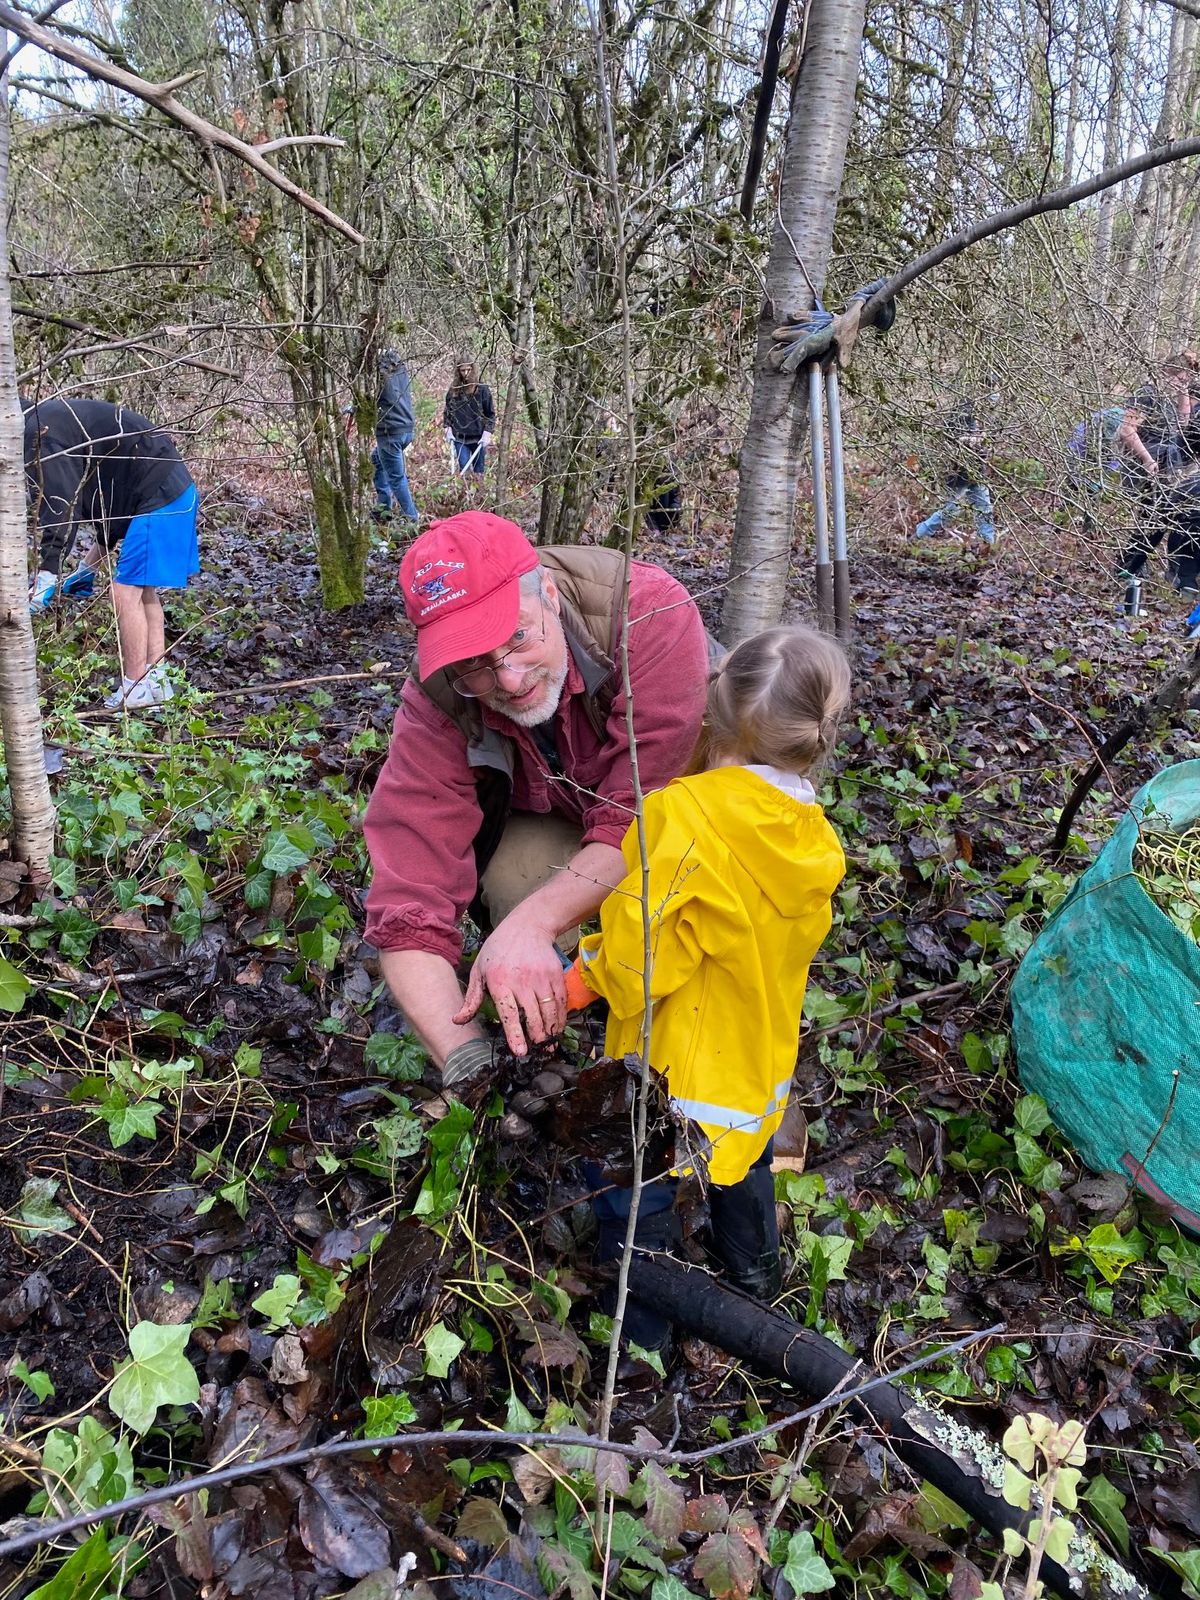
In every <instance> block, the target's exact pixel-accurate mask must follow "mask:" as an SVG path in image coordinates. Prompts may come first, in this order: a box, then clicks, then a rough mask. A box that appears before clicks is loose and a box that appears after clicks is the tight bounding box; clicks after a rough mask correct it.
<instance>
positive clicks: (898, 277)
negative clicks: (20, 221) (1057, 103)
mask: <svg viewBox="0 0 1200 1600" xmlns="http://www.w3.org/2000/svg"><path fill="white" fill-rule="evenodd" d="M1168 3H1169V4H1175V3H1176V0H1168ZM1180 9H1181V10H1187V9H1188V8H1187V7H1186V6H1181V7H1180ZM1193 14H1194V15H1200V12H1196V13H1193ZM0 15H2V11H0ZM1193 156H1200V138H1195V137H1193V138H1191V139H1171V140H1168V142H1167V143H1166V144H1160V145H1156V146H1155V148H1154V149H1153V150H1146V151H1144V152H1143V153H1142V154H1141V155H1140V156H1130V157H1129V159H1128V160H1127V161H1120V162H1118V163H1117V165H1116V166H1115V167H1106V168H1105V169H1104V171H1103V172H1098V173H1097V174H1096V176H1095V177H1094V178H1086V179H1084V181H1083V182H1081V183H1072V184H1068V185H1067V187H1066V188H1064V189H1052V190H1051V191H1050V193H1049V194H1036V195H1031V196H1030V197H1029V199H1028V200H1022V201H1020V202H1019V203H1018V204H1017V205H1015V206H1008V207H1006V209H1005V210H1003V211H997V212H994V213H993V215H992V216H990V217H984V218H983V219H982V220H981V221H980V222H975V223H972V225H971V226H970V227H969V228H964V229H963V230H962V232H961V233H955V234H952V235H951V236H950V238H948V239H943V240H942V241H941V243H940V244H935V245H934V247H933V249H932V250H926V251H925V253H924V255H919V256H918V257H917V258H916V260H915V261H910V262H909V264H908V265H907V266H906V267H902V268H901V270H900V271H899V272H897V273H894V274H893V275H892V277H890V278H889V279H888V280H887V281H886V283H884V284H882V285H881V287H880V288H878V289H877V290H876V291H875V293H874V294H873V295H872V296H871V298H870V299H869V300H868V301H867V303H866V305H864V307H863V310H862V317H861V319H860V320H861V325H862V326H863V327H866V326H868V325H869V324H870V323H871V322H872V321H873V320H874V318H875V316H876V315H878V313H879V312H880V311H882V309H883V307H884V304H885V303H886V302H887V301H888V300H891V299H893V298H894V297H895V296H896V295H898V294H899V293H900V291H901V290H902V289H907V288H908V286H909V284H910V283H915V282H916V280H917V279H918V278H920V277H923V276H924V275H925V273H927V272H929V271H930V270H931V269H932V268H933V267H940V266H941V264H942V262H943V261H948V260H949V259H950V257H951V256H956V255H959V254H960V253H961V252H962V251H963V250H966V249H968V248H969V247H970V246H971V245H973V244H978V243H979V242H980V241H981V240H983V239H990V238H991V237H992V236H993V234H997V233H1004V232H1005V231H1006V230H1007V229H1009V228H1016V227H1018V226H1019V225H1020V224H1021V223H1022V222H1028V221H1029V220H1030V218H1031V217H1040V216H1042V215H1044V214H1045V213H1046V212H1047V211H1065V210H1066V209H1067V207H1068V206H1073V205H1075V204H1077V202H1078V201H1080V200H1087V199H1089V198H1090V197H1091V196H1092V195H1094V194H1099V193H1100V191H1101V190H1102V189H1111V188H1113V187H1114V185H1116V184H1118V183H1124V182H1125V181H1126V179H1127V178H1136V177H1137V176H1138V174H1139V173H1142V172H1150V171H1151V170H1152V169H1153V168H1154V167H1165V166H1166V165H1167V163H1168V162H1171V161H1187V160H1190V159H1191V158H1192V157H1193Z"/></svg>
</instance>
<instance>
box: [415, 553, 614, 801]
mask: <svg viewBox="0 0 1200 1600" xmlns="http://www.w3.org/2000/svg"><path fill="white" fill-rule="evenodd" d="M538 558H539V560H540V561H541V564H542V566H543V567H545V569H546V571H547V572H548V573H549V574H550V576H551V577H552V578H553V579H554V584H555V587H556V588H557V590H558V593H559V598H560V600H561V602H562V608H561V611H560V618H561V621H562V625H563V632H564V634H565V635H566V639H567V647H568V648H569V650H570V652H571V656H572V658H573V660H574V662H575V665H576V667H578V669H579V672H580V675H581V676H582V678H583V691H584V692H583V707H584V711H585V713H586V715H587V719H588V721H589V722H590V723H591V724H592V727H593V728H595V730H596V733H597V735H598V736H603V733H604V728H605V724H606V723H607V721H608V713H609V711H610V710H611V709H612V703H613V699H614V697H615V695H616V690H617V665H616V656H617V641H618V638H619V636H620V632H621V611H622V602H623V600H624V594H625V557H624V555H623V554H622V553H621V552H620V551H619V550H606V549H604V548H602V547H599V546H596V545H574V544H569V545H547V546H545V547H544V548H543V549H540V550H539V551H538ZM451 677H452V674H451V673H450V671H449V670H448V669H447V668H443V669H442V670H441V671H440V672H435V673H434V674H433V676H432V677H430V678H427V679H425V681H424V682H421V680H420V679H418V678H417V676H416V674H415V673H413V675H412V681H413V683H415V684H416V685H417V687H418V688H419V689H420V690H421V691H422V692H423V693H424V694H427V695H428V696H429V698H430V699H431V700H432V701H433V703H434V705H435V706H437V707H438V709H439V710H440V711H444V712H445V714H446V716H448V717H449V718H450V721H451V722H452V723H453V724H454V726H455V727H456V728H458V730H459V731H460V732H461V733H462V734H463V736H464V738H465V739H466V741H467V762H468V764H469V765H470V766H472V767H491V768H493V769H494V770H495V771H498V772H501V773H503V774H504V776H505V777H506V778H509V779H511V778H512V774H513V765H514V762H515V759H516V757H515V749H514V744H513V740H512V739H511V738H509V737H508V735H507V734H503V733H500V732H498V731H497V730H496V729H495V728H489V727H487V726H486V725H485V723H484V721H483V716H482V714H481V712H480V709H479V702H478V700H464V699H463V697H462V696H461V695H459V694H455V692H454V686H453V684H452V682H451Z"/></svg>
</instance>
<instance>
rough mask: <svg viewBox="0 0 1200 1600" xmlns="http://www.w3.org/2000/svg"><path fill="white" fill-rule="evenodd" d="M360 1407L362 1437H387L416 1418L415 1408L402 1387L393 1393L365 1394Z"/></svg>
mask: <svg viewBox="0 0 1200 1600" xmlns="http://www.w3.org/2000/svg"><path fill="white" fill-rule="evenodd" d="M362 1408H363V1417H364V1421H363V1425H362V1429H361V1432H362V1436H363V1438H364V1439H387V1438H389V1437H390V1436H391V1435H392V1434H394V1433H399V1432H400V1429H401V1428H403V1427H406V1426H407V1425H408V1424H409V1423H410V1422H415V1421H416V1420H417V1413H416V1408H415V1407H414V1405H413V1403H412V1401H411V1400H410V1399H409V1397H408V1395H407V1393H406V1392H405V1391H404V1390H403V1389H398V1390H397V1391H396V1393H395V1394H377V1395H365V1396H364V1397H363V1403H362Z"/></svg>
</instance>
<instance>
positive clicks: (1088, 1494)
mask: <svg viewBox="0 0 1200 1600" xmlns="http://www.w3.org/2000/svg"><path fill="white" fill-rule="evenodd" d="M1083 1498H1084V1499H1085V1500H1086V1501H1087V1503H1088V1505H1089V1506H1091V1508H1092V1512H1093V1514H1094V1516H1095V1519H1096V1521H1097V1522H1098V1523H1099V1524H1100V1526H1101V1527H1102V1528H1103V1529H1104V1531H1105V1533H1106V1534H1107V1535H1108V1537H1109V1538H1110V1539H1111V1540H1112V1542H1113V1543H1114V1544H1115V1545H1116V1547H1117V1549H1118V1550H1119V1551H1120V1552H1121V1554H1122V1555H1123V1556H1127V1555H1128V1554H1129V1523H1128V1522H1127V1521H1126V1520H1125V1511H1124V1506H1125V1498H1126V1497H1125V1496H1124V1495H1123V1494H1122V1493H1121V1491H1120V1489H1118V1488H1117V1486H1116V1484H1115V1483H1110V1482H1109V1480H1108V1479H1107V1478H1106V1477H1105V1476H1104V1474H1103V1473H1100V1474H1099V1475H1098V1476H1097V1477H1095V1478H1093V1479H1092V1481H1091V1482H1090V1483H1089V1484H1088V1486H1087V1488H1086V1489H1085V1490H1084V1491H1083Z"/></svg>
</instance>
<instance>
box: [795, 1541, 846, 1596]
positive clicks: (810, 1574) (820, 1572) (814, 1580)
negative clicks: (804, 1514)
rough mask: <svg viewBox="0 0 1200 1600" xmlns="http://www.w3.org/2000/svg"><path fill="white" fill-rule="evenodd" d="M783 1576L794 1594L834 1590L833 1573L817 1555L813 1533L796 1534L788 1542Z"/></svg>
mask: <svg viewBox="0 0 1200 1600" xmlns="http://www.w3.org/2000/svg"><path fill="white" fill-rule="evenodd" d="M783 1576H784V1580H785V1582H786V1583H788V1584H789V1585H790V1587H791V1589H792V1592H793V1593H794V1594H798V1595H800V1594H820V1593H821V1592H822V1590H824V1589H832V1588H833V1583H834V1578H833V1573H832V1572H830V1570H829V1568H828V1567H827V1566H826V1565H825V1561H824V1559H823V1558H822V1557H821V1556H819V1555H818V1554H817V1547H816V1545H815V1544H814V1543H813V1536H812V1534H811V1533H794V1534H792V1536H791V1538H790V1539H789V1540H788V1547H787V1555H786V1556H785V1557H784V1562H783Z"/></svg>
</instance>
